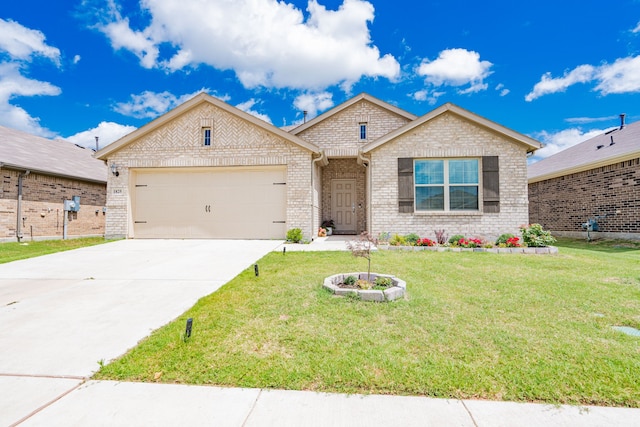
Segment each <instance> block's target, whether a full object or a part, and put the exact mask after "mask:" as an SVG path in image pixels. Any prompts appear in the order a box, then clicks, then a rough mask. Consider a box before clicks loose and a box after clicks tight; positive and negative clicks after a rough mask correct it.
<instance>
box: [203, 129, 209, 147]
mask: <svg viewBox="0 0 640 427" xmlns="http://www.w3.org/2000/svg"><path fill="white" fill-rule="evenodd" d="M202 136H203V142H204V145H211V129H209V128H204V129H202Z"/></svg>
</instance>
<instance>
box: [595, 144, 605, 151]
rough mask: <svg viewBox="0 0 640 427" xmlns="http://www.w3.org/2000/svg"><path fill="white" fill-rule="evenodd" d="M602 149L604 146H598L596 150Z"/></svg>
mask: <svg viewBox="0 0 640 427" xmlns="http://www.w3.org/2000/svg"><path fill="white" fill-rule="evenodd" d="M602 147H604V145H598V146H597V147H596V150H599V149H601V148H602Z"/></svg>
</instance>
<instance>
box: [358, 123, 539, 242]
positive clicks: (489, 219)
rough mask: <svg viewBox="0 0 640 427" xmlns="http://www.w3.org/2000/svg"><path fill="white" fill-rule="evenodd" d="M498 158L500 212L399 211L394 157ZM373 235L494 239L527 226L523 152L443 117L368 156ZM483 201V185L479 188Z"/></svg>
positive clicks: (495, 136)
mask: <svg viewBox="0 0 640 427" xmlns="http://www.w3.org/2000/svg"><path fill="white" fill-rule="evenodd" d="M482 156H499V165H500V171H499V172H500V212H499V213H483V212H470V213H463V212H451V213H445V214H443V213H422V212H421V213H399V212H398V158H406V157H411V158H455V157H475V158H480V157H482ZM370 171H371V180H372V184H371V185H372V188H373V189H374V191H373V193H374V194H373V196H372V198H373V200H371V211H372V212H371V213H372V227H371V230H370V231H371V232H372V233H374V234H376V235H377V234H378V233H381V232H390V233H398V234H407V233H417V234H419V235H420V236H423V237H429V238H434V237H435V235H434V230H441V229H444V230H445V231H446V233H447V234H448V235H449V236H452V235H454V234H463V235H465V236H467V237H481V238H485V239H490V240H492V239H495V238H497V237H498V236H499V235H500V234H502V233H513V234H517V232H518V230H519V226H520V225H521V224H524V223H527V222H528V206H527V164H526V148H525V147H524V146H521V145H518V144H515V143H514V142H513V141H511V140H509V139H507V138H505V137H504V136H501V135H499V134H498V133H494V132H491V131H489V130H486V129H484V128H482V127H480V126H478V125H476V124H474V123H472V122H470V121H467V120H465V119H463V118H461V117H458V116H457V115H455V114H452V113H445V114H442V115H440V116H438V117H436V118H434V119H432V120H430V121H428V122H426V123H424V124H423V125H421V126H419V127H417V128H415V129H413V130H412V131H411V132H408V133H406V134H404V135H402V136H400V137H398V138H397V139H395V140H393V141H390V142H388V143H386V144H384V145H382V146H380V147H379V148H377V149H375V150H373V151H372V152H371V167H370ZM479 197H480V200H482V185H480V195H479Z"/></svg>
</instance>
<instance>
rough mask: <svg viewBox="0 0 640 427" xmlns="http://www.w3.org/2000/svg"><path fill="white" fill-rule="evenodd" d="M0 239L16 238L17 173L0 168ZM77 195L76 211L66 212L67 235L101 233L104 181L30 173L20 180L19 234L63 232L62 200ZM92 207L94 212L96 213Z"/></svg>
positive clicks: (37, 235) (35, 235)
mask: <svg viewBox="0 0 640 427" xmlns="http://www.w3.org/2000/svg"><path fill="white" fill-rule="evenodd" d="M0 173H1V176H2V188H1V189H0V239H2V240H13V239H15V238H16V225H17V224H16V219H17V218H16V216H17V197H18V176H19V174H20V172H18V171H14V170H8V169H0ZM73 196H80V211H79V212H74V213H71V214H70V215H69V223H68V229H67V235H68V236H74V237H77V236H93V235H103V234H104V227H105V216H104V214H103V211H102V210H103V207H104V206H105V205H106V184H99V183H92V182H85V181H80V180H73V179H68V178H61V177H54V176H48V175H41V174H37V173H30V174H29V175H27V176H26V177H24V178H23V181H22V217H23V218H26V219H24V220H23V221H22V234H23V236H24V238H25V239H30V238H31V237H33V238H45V237H51V238H59V237H62V235H63V220H64V216H63V215H64V206H63V200H70V199H71V198H72V197H73ZM96 210H97V211H98V214H96Z"/></svg>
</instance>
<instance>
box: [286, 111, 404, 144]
mask: <svg viewBox="0 0 640 427" xmlns="http://www.w3.org/2000/svg"><path fill="white" fill-rule="evenodd" d="M362 121H365V122H367V123H368V124H367V127H368V138H367V140H366V141H362V140H360V126H359V124H360V122H362ZM409 121H410V120H409V119H407V118H406V117H402V116H398V115H396V114H394V113H392V112H390V111H389V110H386V109H384V108H381V107H379V106H378V105H376V104H372V103H371V102H369V101H366V100H362V101H360V102H357V103H356V104H353V105H351V106H350V107H348V108H346V109H344V110H343V111H340V112H339V113H337V114H335V115H333V116H331V117H329V118H328V119H326V120H323V121H322V122H320V123H318V124H317V125H315V126H312V127H310V128H308V129H305V130H304V131H303V132H301V133H300V134H298V136H299V137H300V138H302V139H304V140H305V141H309V142H311V143H313V144H316V145H317V146H319V147H321V148H322V149H324V150H325V151H326V152H327V154H328V155H329V156H335V157H341V154H343V153H344V155H346V156H355V155H356V154H357V150H358V149H359V148H360V147H362V146H363V145H364V144H366V143H369V142H371V141H375V140H376V139H378V138H380V137H381V136H384V135H386V134H388V133H389V132H391V131H392V130H395V129H398V128H400V127H402V126H404V125H405V124H407V123H408V122H409Z"/></svg>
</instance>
